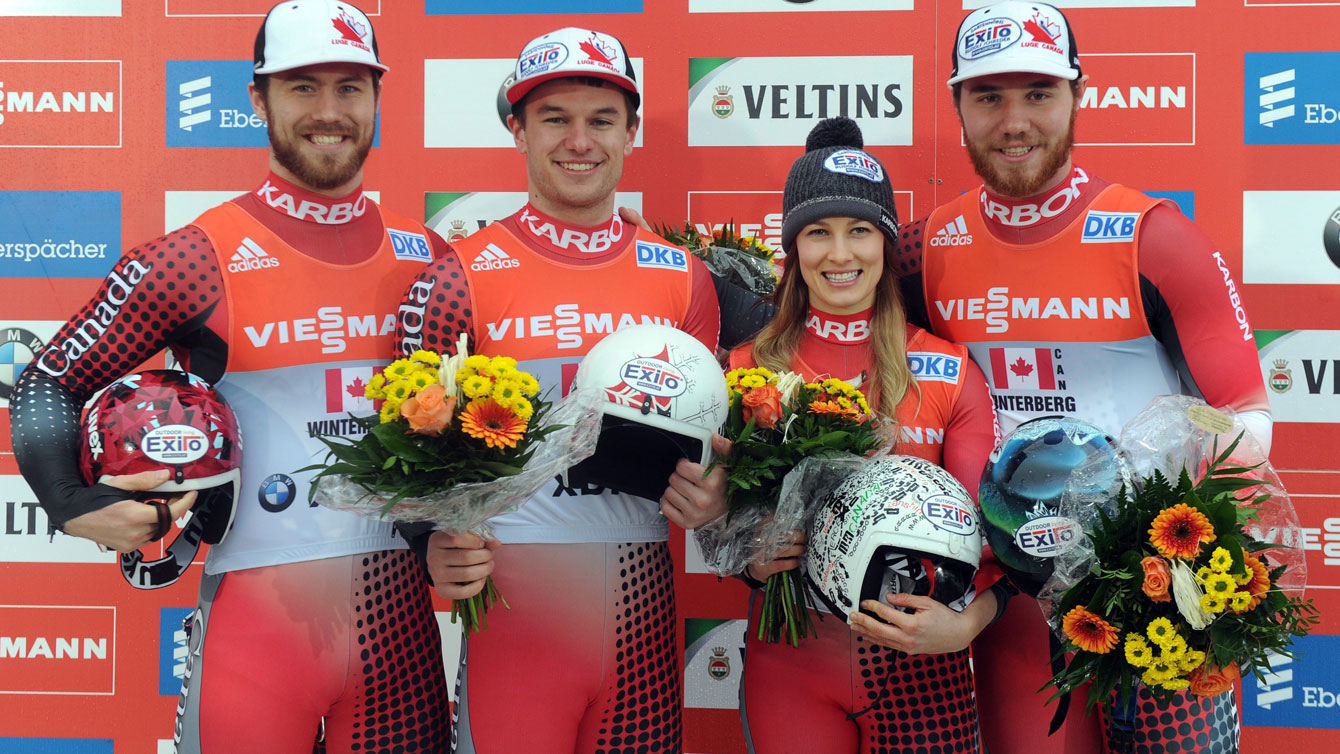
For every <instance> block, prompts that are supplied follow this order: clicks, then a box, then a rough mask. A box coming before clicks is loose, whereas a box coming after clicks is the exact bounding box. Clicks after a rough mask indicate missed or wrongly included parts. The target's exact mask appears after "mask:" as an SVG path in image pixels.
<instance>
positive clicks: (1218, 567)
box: [1210, 547, 1233, 573]
mask: <svg viewBox="0 0 1340 754" xmlns="http://www.w3.org/2000/svg"><path fill="white" fill-rule="evenodd" d="M1231 567H1233V556H1232V555H1229V554H1228V550H1226V549H1224V548H1222V547H1216V548H1214V552H1213V553H1211V554H1210V570H1212V571H1214V572H1215V573H1228V569H1229V568H1231Z"/></svg>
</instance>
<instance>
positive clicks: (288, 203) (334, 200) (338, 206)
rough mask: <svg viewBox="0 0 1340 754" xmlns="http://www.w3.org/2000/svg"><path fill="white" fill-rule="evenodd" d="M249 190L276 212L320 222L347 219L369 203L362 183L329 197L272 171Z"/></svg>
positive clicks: (342, 222)
mask: <svg viewBox="0 0 1340 754" xmlns="http://www.w3.org/2000/svg"><path fill="white" fill-rule="evenodd" d="M252 193H254V194H255V195H256V198H258V199H260V201H261V203H262V204H264V205H266V206H268V207H270V208H271V209H273V210H274V211H276V212H279V213H282V214H286V215H288V216H289V217H292V218H295V219H298V220H303V221H305V222H310V223H317V224H320V225H345V224H347V223H351V222H353V221H354V220H357V219H359V218H361V217H363V215H365V214H366V213H367V211H368V210H369V209H370V208H371V207H372V201H371V200H370V199H369V198H368V196H367V195H366V194H364V193H363V186H362V184H359V185H358V187H357V188H355V189H354V190H353V191H351V192H350V193H349V194H347V195H345V196H340V197H329V196H322V195H321V194H316V193H313V192H311V191H308V190H307V189H304V188H301V187H299V186H296V185H294V184H292V183H290V182H288V181H286V180H284V179H283V178H280V177H279V176H278V175H276V174H275V173H274V172H271V173H270V174H269V175H267V176H266V177H265V181H264V182H263V183H262V184H261V185H260V187H259V188H257V189H256V190H255V191H254V192H252Z"/></svg>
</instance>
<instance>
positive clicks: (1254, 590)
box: [1238, 552, 1270, 612]
mask: <svg viewBox="0 0 1340 754" xmlns="http://www.w3.org/2000/svg"><path fill="white" fill-rule="evenodd" d="M1242 562H1243V563H1244V564H1246V566H1247V570H1249V571H1251V572H1252V580H1251V581H1249V582H1247V585H1246V586H1244V587H1242V588H1241V589H1239V590H1238V591H1242V592H1247V593H1248V594H1250V595H1252V601H1251V602H1250V603H1248V605H1247V609H1246V610H1244V611H1243V612H1249V611H1251V610H1255V609H1256V606H1257V605H1259V604H1261V600H1264V599H1265V598H1266V592H1268V591H1270V569H1268V568H1266V564H1265V563H1262V562H1261V561H1260V560H1259V559H1258V558H1257V557H1256V556H1255V555H1249V554H1247V553H1245V552H1244V553H1243V554H1242Z"/></svg>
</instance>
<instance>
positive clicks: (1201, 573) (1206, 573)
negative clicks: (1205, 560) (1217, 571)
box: [1196, 566, 1214, 586]
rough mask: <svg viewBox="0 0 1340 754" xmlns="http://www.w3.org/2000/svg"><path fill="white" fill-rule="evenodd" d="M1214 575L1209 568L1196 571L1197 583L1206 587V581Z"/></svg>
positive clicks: (1204, 567)
mask: <svg viewBox="0 0 1340 754" xmlns="http://www.w3.org/2000/svg"><path fill="white" fill-rule="evenodd" d="M1213 573H1214V571H1212V570H1210V567H1209V566H1201V567H1200V568H1197V569H1196V581H1199V582H1200V583H1201V585H1202V586H1204V584H1205V579H1208V578H1210V575H1211V574H1213Z"/></svg>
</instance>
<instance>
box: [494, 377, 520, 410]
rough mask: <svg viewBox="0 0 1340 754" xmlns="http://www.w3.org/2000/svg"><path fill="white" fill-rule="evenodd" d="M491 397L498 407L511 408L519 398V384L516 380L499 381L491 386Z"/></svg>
mask: <svg viewBox="0 0 1340 754" xmlns="http://www.w3.org/2000/svg"><path fill="white" fill-rule="evenodd" d="M491 395H492V398H493V400H494V401H497V403H498V405H499V406H503V407H506V408H511V407H512V405H513V404H515V403H516V402H517V400H519V399H520V398H521V383H519V382H517V381H516V380H499V381H498V382H497V384H495V385H494V386H493V393H492V394H491Z"/></svg>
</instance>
